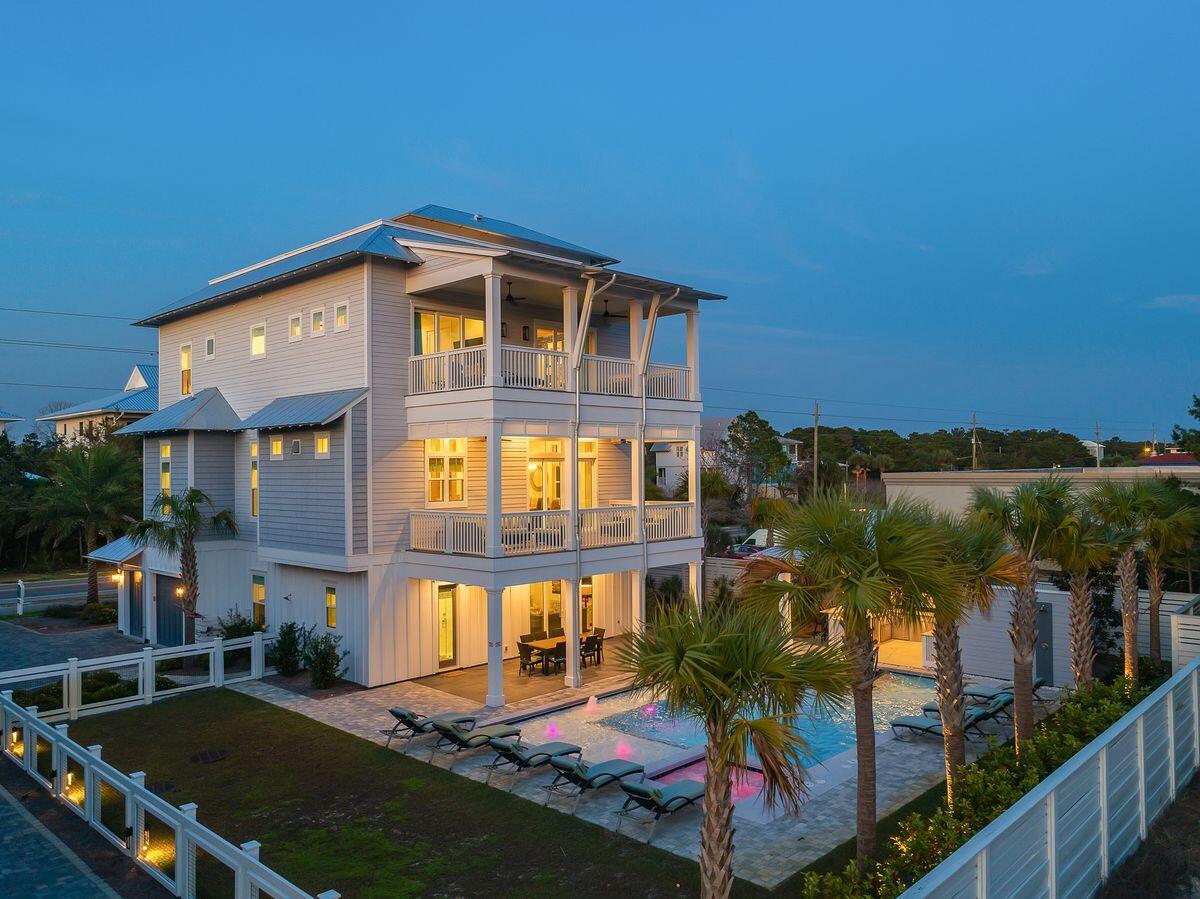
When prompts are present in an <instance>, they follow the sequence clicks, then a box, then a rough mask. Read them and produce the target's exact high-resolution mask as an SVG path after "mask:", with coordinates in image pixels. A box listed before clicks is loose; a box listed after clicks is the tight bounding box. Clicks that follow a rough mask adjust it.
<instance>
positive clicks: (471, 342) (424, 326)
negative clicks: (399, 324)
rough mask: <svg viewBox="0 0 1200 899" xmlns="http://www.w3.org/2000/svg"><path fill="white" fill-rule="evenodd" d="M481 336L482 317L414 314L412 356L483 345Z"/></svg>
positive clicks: (422, 312) (417, 312)
mask: <svg viewBox="0 0 1200 899" xmlns="http://www.w3.org/2000/svg"><path fill="white" fill-rule="evenodd" d="M484 335H485V329H484V321H483V319H482V318H474V317H472V316H469V315H459V314H457V313H450V312H431V311H428V310H423V309H418V310H417V311H416V312H415V313H413V355H414V356H425V355H428V354H429V353H444V352H446V351H447V350H461V349H463V348H464V347H473V346H483V344H484Z"/></svg>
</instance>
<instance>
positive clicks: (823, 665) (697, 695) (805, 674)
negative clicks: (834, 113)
mask: <svg viewBox="0 0 1200 899" xmlns="http://www.w3.org/2000/svg"><path fill="white" fill-rule="evenodd" d="M618 658H619V661H620V664H621V665H622V666H623V667H625V668H626V669H627V670H628V671H629V672H631V673H632V675H633V686H634V688H635V689H639V690H645V691H647V692H649V693H650V694H652V695H653V696H654V698H655V699H656V700H657V701H659V702H661V703H662V704H663V708H664V711H665V712H666V713H667V714H670V715H673V716H676V717H682V718H690V719H692V720H695V721H698V722H701V723H702V724H703V726H704V731H705V738H706V744H705V763H706V771H705V775H704V807H703V808H704V823H703V825H702V828H701V831H700V881H701V892H700V895H701V896H703V897H708V899H724V897H727V896H728V895H729V892H730V889H731V888H732V886H733V833H734V829H733V800H732V795H731V786H732V780H733V778H735V777H737V776H738V771H739V770H741V769H742V768H743V766H744V765H745V764H746V761H747V758H748V757H749V755H750V752H751V751H753V752H754V753H755V755H757V757H758V759H757V761H758V767H760V768H761V770H762V774H763V798H764V801H765V802H766V804H767V805H768V806H769V807H774V806H776V805H782V806H783V807H784V808H785V809H787V810H788V811H790V812H793V813H794V812H795V811H797V810H798V808H799V804H800V801H801V799H802V798H803V796H804V793H805V789H806V787H805V768H806V765H807V764H808V763H809V762H810V760H811V754H810V752H809V748H808V744H807V743H806V741H805V739H804V737H803V736H802V734H801V733H800V730H799V728H798V727H797V725H798V724H799V723H800V719H801V717H802V716H803V715H804V714H806V713H807V712H808V711H809V709H811V708H813V707H815V708H816V709H817V710H825V709H827V708H830V707H833V708H836V707H839V706H840V704H841V703H842V702H843V701H844V697H845V694H846V691H847V685H848V674H847V665H846V660H845V658H844V656H843V654H842V653H841V651H840V650H838V649H836V648H832V647H810V648H807V649H804V650H799V649H797V648H796V647H794V646H793V644H792V642H791V640H790V639H789V636H788V634H787V632H786V631H785V630H784V628H783V627H781V626H780V622H779V620H778V616H777V615H775V616H769V615H762V614H759V613H758V612H757V611H756V610H755V609H753V608H751V607H749V606H746V605H740V606H737V605H732V604H724V603H717V602H706V603H704V604H703V605H701V606H699V607H697V606H696V605H695V604H693V603H685V604H683V605H681V606H679V607H677V608H675V609H671V610H666V611H663V612H661V613H660V614H658V615H657V616H656V617H655V619H654V622H653V626H652V627H648V628H646V629H645V630H644V631H640V632H636V633H634V634H633V635H632V637H631V638H630V641H629V643H628V644H627V645H626V647H624V648H623V649H622V650H620V651H619V653H618ZM806 702H808V703H809V709H803V706H804V704H805V703H806Z"/></svg>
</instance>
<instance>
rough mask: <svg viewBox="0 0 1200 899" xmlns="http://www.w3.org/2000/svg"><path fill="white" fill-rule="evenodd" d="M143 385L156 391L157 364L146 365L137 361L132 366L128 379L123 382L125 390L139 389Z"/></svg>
mask: <svg viewBox="0 0 1200 899" xmlns="http://www.w3.org/2000/svg"><path fill="white" fill-rule="evenodd" d="M144 387H149V388H150V389H151V390H154V391H156V392H157V390H158V366H157V365H147V364H146V363H144V362H139V363H138V364H137V365H135V366H134V367H133V371H131V372H130V373H129V380H128V381H126V382H125V392H126V393H128V392H129V391H131V390H141V389H142V388H144Z"/></svg>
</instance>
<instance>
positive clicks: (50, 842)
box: [0, 787, 117, 899]
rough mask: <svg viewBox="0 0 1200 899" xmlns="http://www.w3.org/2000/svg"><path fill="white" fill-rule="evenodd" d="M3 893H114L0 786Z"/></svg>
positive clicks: (69, 897) (61, 896)
mask: <svg viewBox="0 0 1200 899" xmlns="http://www.w3.org/2000/svg"><path fill="white" fill-rule="evenodd" d="M0 870H2V871H3V873H4V885H3V888H2V889H3V893H4V895H6V896H14V897H15V896H20V897H22V899H41V897H46V899H75V897H80V899H82V897H112V899H117V894H116V893H115V892H113V890H112V888H111V887H109V886H108V884H106V883H105V882H104V881H103V880H101V879H100V878H99V877H97V876H96V875H95V874H93V873H92V872H91V870H90V869H89V868H88V867H87V865H85V864H84V863H83V862H82V861H80V859H79V858H78V856H76V855H75V853H73V852H72V851H71V850H70V849H68V848H67V846H66V845H65V844H64V843H63V841H62V840H60V839H59V838H58V837H56V836H55V835H54V834H52V833H51V832H50V831H49V830H47V829H46V828H45V827H44V826H43V825H42V824H41V822H39V821H38V820H37V819H36V818H35V817H33V815H31V814H29V812H27V811H25V809H23V808H21V805H20V803H19V802H17V800H16V798H14V797H13V796H12V795H11V794H9V792H8V791H7V790H5V789H4V788H3V787H0Z"/></svg>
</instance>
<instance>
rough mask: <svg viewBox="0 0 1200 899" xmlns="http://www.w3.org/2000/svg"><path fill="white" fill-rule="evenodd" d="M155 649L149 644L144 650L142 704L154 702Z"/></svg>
mask: <svg viewBox="0 0 1200 899" xmlns="http://www.w3.org/2000/svg"><path fill="white" fill-rule="evenodd" d="M154 674H155V672H154V650H153V649H152V648H151V647H149V646H147V647H146V648H145V649H143V650H142V704H143V705H150V703H152V702H154Z"/></svg>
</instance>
